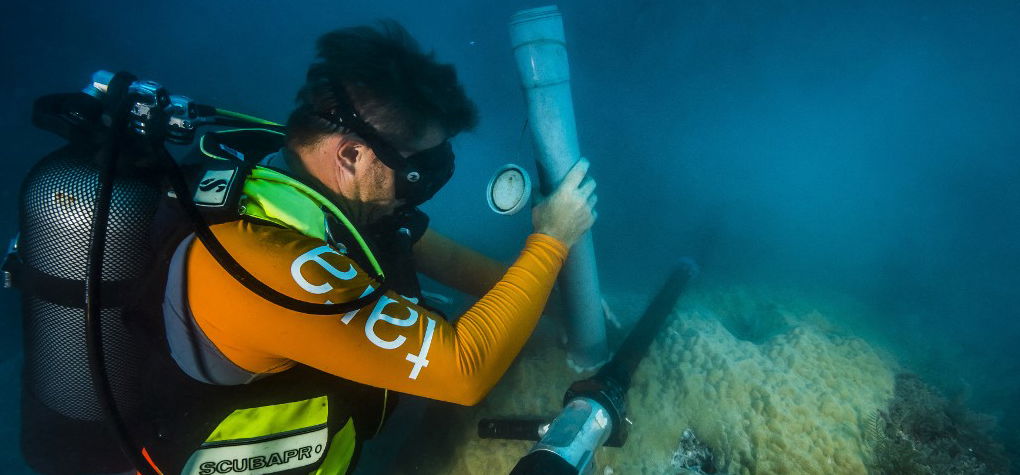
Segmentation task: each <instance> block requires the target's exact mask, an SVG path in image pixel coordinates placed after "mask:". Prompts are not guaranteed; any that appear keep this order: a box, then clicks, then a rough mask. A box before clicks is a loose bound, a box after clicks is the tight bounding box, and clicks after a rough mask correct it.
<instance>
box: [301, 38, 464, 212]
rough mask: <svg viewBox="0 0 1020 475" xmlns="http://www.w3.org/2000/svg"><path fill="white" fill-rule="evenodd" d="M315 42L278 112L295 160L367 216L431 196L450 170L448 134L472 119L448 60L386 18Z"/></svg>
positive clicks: (462, 129) (417, 203) (413, 204)
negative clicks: (292, 105) (301, 81)
mask: <svg viewBox="0 0 1020 475" xmlns="http://www.w3.org/2000/svg"><path fill="white" fill-rule="evenodd" d="M317 47H318V56H317V60H316V62H315V63H313V64H312V66H311V67H310V68H309V70H308V76H307V81H306V83H305V85H304V86H303V87H302V88H301V90H300V92H299V93H298V97H297V101H298V106H297V108H296V109H295V110H294V111H293V112H292V113H291V115H290V118H289V119H288V121H287V128H288V147H289V148H290V149H292V150H293V151H295V152H297V154H298V155H299V156H300V157H301V165H302V166H303V167H304V168H305V170H307V171H308V172H309V174H311V175H312V176H313V177H314V178H315V179H317V180H318V181H320V182H321V184H322V185H324V186H325V187H326V188H328V189H329V190H330V191H332V192H334V193H336V194H337V195H338V196H339V197H341V198H342V199H343V200H344V201H348V202H351V203H354V204H356V205H357V206H362V207H367V208H370V209H371V210H372V211H371V214H373V215H379V214H384V213H388V212H390V211H392V210H393V209H394V208H396V207H397V206H400V205H409V206H417V205H419V204H421V203H422V202H424V201H426V200H428V199H429V198H431V197H432V196H433V195H434V194H435V192H436V191H437V190H438V189H439V188H440V187H442V186H443V185H444V184H445V183H446V182H447V181H448V180H449V178H450V176H451V175H452V173H453V152H452V149H451V148H450V145H449V143H448V140H449V139H450V138H451V137H453V136H454V135H456V134H458V133H460V132H461V131H464V130H469V129H471V128H473V127H474V125H475V123H476V122H477V113H476V111H475V106H474V104H473V103H472V102H471V100H470V99H468V98H467V96H466V95H465V93H464V89H463V87H462V86H461V85H460V83H459V82H458V81H457V75H456V72H455V71H454V69H453V66H451V65H449V64H442V63H438V62H436V60H435V59H434V57H433V55H432V54H426V53H423V52H422V51H421V50H420V49H419V47H418V45H417V43H416V42H415V41H414V39H412V38H411V37H410V35H409V34H408V33H407V31H406V30H404V29H403V28H402V27H401V26H400V25H399V24H397V23H395V22H383V23H381V24H380V25H379V27H378V28H372V27H355V28H346V29H342V30H336V31H333V32H330V33H327V34H325V35H323V36H322V37H320V38H319V40H318V43H317Z"/></svg>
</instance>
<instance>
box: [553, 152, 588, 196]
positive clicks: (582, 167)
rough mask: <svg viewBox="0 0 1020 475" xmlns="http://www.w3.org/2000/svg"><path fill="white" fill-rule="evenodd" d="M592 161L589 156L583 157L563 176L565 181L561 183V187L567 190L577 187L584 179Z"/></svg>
mask: <svg viewBox="0 0 1020 475" xmlns="http://www.w3.org/2000/svg"><path fill="white" fill-rule="evenodd" d="M589 165H590V163H589V162H588V159H587V158H582V159H580V160H578V161H577V163H575V164H574V166H573V167H571V168H570V171H569V172H567V175H566V176H564V177H563V181H562V182H561V183H560V187H561V188H563V189H566V190H572V189H574V188H577V186H578V185H580V184H581V180H584V176H585V175H586V174H587V173H588V166H589Z"/></svg>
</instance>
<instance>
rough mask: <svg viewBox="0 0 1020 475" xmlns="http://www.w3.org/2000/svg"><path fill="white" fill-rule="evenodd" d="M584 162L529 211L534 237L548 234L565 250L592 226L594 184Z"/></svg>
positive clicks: (595, 214)
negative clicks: (564, 247)
mask: <svg viewBox="0 0 1020 475" xmlns="http://www.w3.org/2000/svg"><path fill="white" fill-rule="evenodd" d="M588 165H589V163H588V160H586V159H584V158H582V159H580V160H578V161H577V163H576V164H574V167H573V168H571V169H570V171H569V172H567V175H566V176H565V177H563V181H562V182H561V183H560V185H559V186H558V187H557V188H556V190H555V191H553V192H552V194H551V195H549V196H547V197H546V198H545V199H544V200H542V201H541V202H540V203H538V204H537V205H535V208H534V209H532V211H531V222H532V224H534V226H535V232H536V233H542V234H548V235H549V236H552V237H554V238H556V239H559V240H560V241H561V242H562V243H563V244H565V245H566V246H567V247H570V246H573V245H574V243H575V242H577V240H578V238H580V237H581V235H583V234H584V233H585V231H587V230H588V229H589V228H591V225H592V224H594V223H595V219H596V218H597V217H598V213H597V212H595V202H596V201H598V197H596V196H595V180H593V179H592V178H591V177H589V176H586V174H587V173H588Z"/></svg>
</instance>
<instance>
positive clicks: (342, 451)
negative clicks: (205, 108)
mask: <svg viewBox="0 0 1020 475" xmlns="http://www.w3.org/2000/svg"><path fill="white" fill-rule="evenodd" d="M355 435H356V434H355V432H354V420H353V419H347V423H346V424H344V428H343V429H340V432H337V433H336V435H334V436H333V439H332V440H331V441H330V443H329V450H327V451H326V458H325V459H324V460H323V461H322V465H319V469H318V470H316V471H314V472H312V474H311V475H338V474H344V473H347V469H348V468H349V467H350V465H351V459H353V458H354V447H355V439H356V437H355Z"/></svg>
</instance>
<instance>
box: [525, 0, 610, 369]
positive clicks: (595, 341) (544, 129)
mask: <svg viewBox="0 0 1020 475" xmlns="http://www.w3.org/2000/svg"><path fill="white" fill-rule="evenodd" d="M510 39H511V43H512V44H513V51H514V58H515V59H516V61H517V69H518V71H520V76H521V83H522V84H523V86H524V93H525V95H526V96H527V101H528V122H529V125H530V128H531V134H532V137H533V138H534V141H535V145H536V149H537V152H538V161H539V165H540V166H539V170H540V172H541V173H540V176H539V179H540V180H541V182H542V189H543V190H552V189H554V188H555V185H557V184H559V183H560V181H562V180H563V177H564V176H565V175H566V174H567V171H569V170H570V168H571V167H572V166H573V165H574V164H575V163H577V161H578V160H580V158H581V152H580V149H579V147H578V143H577V124H576V123H575V122H574V103H573V100H572V99H571V95H570V68H569V64H568V63H567V48H566V39H565V36H564V34H563V20H562V18H561V17H560V12H559V10H558V9H557V8H556V6H555V5H552V6H546V7H540V8H532V9H529V10H521V11H519V12H517V13H516V14H514V16H513V17H511V19H510ZM559 286H560V291H561V294H562V295H563V297H564V304H565V307H566V310H567V345H568V350H569V355H568V361H569V363H570V364H571V365H572V366H573V367H574V368H575V369H578V370H583V369H591V368H595V367H597V366H599V365H601V364H602V363H605V362H606V360H607V359H608V358H609V349H608V347H607V345H606V325H605V318H604V315H603V310H602V296H601V293H600V292H599V277H598V271H597V269H596V267H595V247H594V245H593V243H592V238H591V233H590V232H589V233H585V235H584V236H583V237H582V238H581V239H579V240H578V241H577V243H576V244H574V247H572V248H571V249H570V255H569V256H568V257H567V261H566V263H565V264H564V267H563V271H562V272H561V273H560V277H559Z"/></svg>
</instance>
